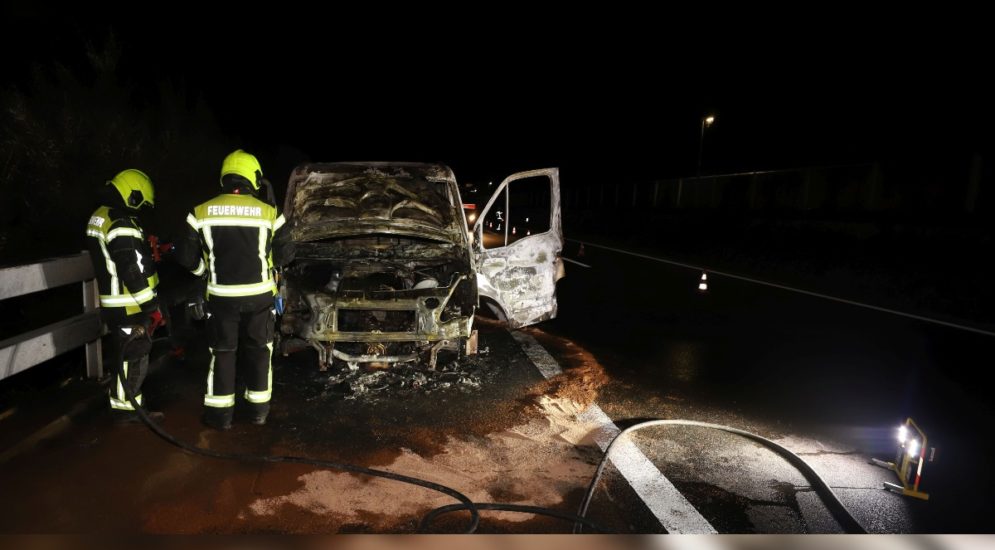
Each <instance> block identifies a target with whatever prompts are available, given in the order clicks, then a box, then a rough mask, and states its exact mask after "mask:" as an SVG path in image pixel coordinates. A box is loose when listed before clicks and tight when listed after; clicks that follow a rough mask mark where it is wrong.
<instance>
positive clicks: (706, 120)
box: [697, 115, 715, 178]
mask: <svg viewBox="0 0 995 550" xmlns="http://www.w3.org/2000/svg"><path fill="white" fill-rule="evenodd" d="M713 122H715V117H714V116H713V115H708V116H705V117H702V118H701V137H699V138H698V173H697V177H699V178H700V177H701V152H702V150H703V149H704V148H705V128H706V127H708V126H711V125H712V123H713Z"/></svg>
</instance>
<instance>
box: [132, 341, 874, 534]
mask: <svg viewBox="0 0 995 550" xmlns="http://www.w3.org/2000/svg"><path fill="white" fill-rule="evenodd" d="M138 338H147V339H149V341H150V342H151V337H150V335H149V334H148V333H147V331H146V329H145V327H144V326H142V325H137V326H135V327H132V331H131V334H130V335H129V336H128V337H127V338H126V339H125V340H124V342H123V343H122V345H121V357H120V359H121V361H122V362H123V360H124V357H125V353H126V350H127V349H128V347H129V345H131V344H132V343H133V342H135V341H136V340H137V339H138ZM122 374H123V373H121V372H120V371H119V372H118V378H119V380H120V381H121V386H122V387H123V389H124V392H125V396H126V397H127V399H128V402H129V403H131V406H132V407H134V409H135V412H136V413H137V414H138V417H139V418H140V419H141V421H142V423H143V424H145V426H146V427H148V428H149V429H150V430H152V432H153V433H155V434H156V435H157V436H159V437H160V438H162V439H163V440H165V441H166V442H168V443H170V444H172V445H174V446H176V447H179V448H180V449H183V450H185V451H187V452H189V453H192V454H195V455H200V456H205V457H208V458H216V459H221V460H237V461H242V462H256V463H289V464H305V465H309V466H316V467H319V468H327V469H332V470H342V471H346V472H352V473H356V474H363V475H368V476H374V477H380V478H384V479H390V480H393V481H399V482H401V483H407V484H410V485H415V486H417V487H422V488H424V489H429V490H432V491H436V492H439V493H442V494H444V495H447V496H450V497H452V498H454V499H456V500H458V501H459V502H460V503H461V504H451V505H447V506H441V507H439V508H435V509H434V510H431V511H429V512H428V513H427V514H425V516H423V517H422V520H421V522H420V523H419V527H418V529H419V531H421V532H428V529H429V527H430V526H431V524H432V523H433V522H434V521H435V520H436V519H437V518H438V517H439V516H441V515H443V514H447V513H450V512H456V511H462V510H466V511H468V512H469V513H470V522H469V524H468V525H467V527H466V528H465V530H464V531H463V532H464V533H465V534H471V533H474V532H475V531H476V530H477V527H478V526H479V524H480V510H495V511H503V512H518V513H527V514H536V515H543V516H548V517H552V518H557V519H561V520H565V521H570V522H572V523H573V524H574V533H580V532H581V530H582V527H583V526H587V527H590V528H592V529H595V530H597V531H600V532H602V533H610V532H611V531H610V530H608V529H605V528H603V527H601V526H599V525H598V524H596V523H594V522H592V521H590V520H588V519H587V518H586V515H587V509H588V505H589V504H590V502H591V499H592V497H593V496H594V490H595V489H596V488H597V485H598V482H599V481H600V479H601V475H602V473H603V472H604V469H605V466H606V465H607V463H608V458H609V457H610V455H611V451H612V448H613V447H614V445H615V443H616V442H617V441H618V440H619V439H620V438H621V437H622V436H624V435H626V434H628V433H631V432H633V431H636V430H638V429H641V428H646V427H650V426H696V427H702V428H709V429H716V430H722V431H725V432H729V433H733V434H737V435H741V436H743V437H746V438H749V439H752V440H754V441H757V442H759V443H761V444H763V445H765V446H767V447H769V448H771V449H773V450H774V451H775V452H776V453H778V454H779V455H781V456H782V457H784V458H786V459H787V460H788V462H790V463H791V464H792V465H793V466H795V467H796V468H798V470H799V471H801V472H802V474H803V475H805V477H807V478H808V479H809V481H811V482H812V484H813V487H814V488H815V490H816V492H818V493H819V495H820V496H821V497H822V498H823V499H824V501H825V502H826V504H827V506H828V508H829V510H830V512H831V513H832V514H833V516H834V517H835V518H836V520H837V521H838V522H839V523H840V525H841V526H842V527H843V528H844V530H845V531H846V532H847V533H866V532H867V531H866V530H864V528H863V527H862V526H861V525H860V523H859V522H858V521H857V520H856V518H854V517H853V515H852V514H850V512H849V510H847V508H846V506H844V505H843V503H842V502H841V501H840V500H839V498H838V497H837V496H836V494H835V493H834V492H833V490H832V489H831V488H830V487H829V485H828V484H827V483H826V482H825V481H824V480H823V479H822V478H821V477H819V475H818V474H817V473H816V472H815V470H813V469H812V467H811V466H809V465H808V464H807V463H806V462H805V461H804V460H803V459H802V458H801V457H799V456H798V455H796V454H794V453H792V452H791V451H789V450H787V449H786V448H784V447H782V446H781V445H778V444H777V443H774V442H773V441H771V440H769V439H766V438H764V437H761V436H759V435H756V434H753V433H750V432H746V431H743V430H739V429H737V428H732V427H729V426H722V425H719V424H708V423H705V422H698V421H694V420H649V421H645V422H640V423H638V424H635V425H633V426H630V427H628V428H626V429H625V430H623V431H622V432H621V433H619V434H618V435H616V436H615V437H614V439H612V441H611V443H609V445H608V447H607V448H606V449H605V453H604V455H603V456H602V458H601V462H600V463H599V464H598V468H597V470H596V471H595V474H594V477H593V478H592V479H591V483H590V485H588V488H587V492H586V493H585V494H584V499H583V501H582V502H581V505H580V508H579V510H578V513H577V514H571V513H569V512H563V511H560V510H554V509H551V508H543V507H540V506H527V505H519V504H508V503H496V502H473V501H472V500H470V498H469V497H467V496H466V495H464V494H463V493H461V492H459V491H457V490H455V489H453V488H450V487H447V486H445V485H442V484H439V483H434V482H431V481H426V480H424V479H419V478H415V477H411V476H406V475H402V474H396V473H393V472H387V471H384V470H376V469H373V468H366V467H364V466H358V465H355V464H345V463H340V462H332V461H328V460H318V459H313V458H306V457H297V456H271V455H250V454H240V453H224V452H219V451H214V450H211V449H205V448H202V447H198V446H196V445H191V444H189V443H186V442H184V441H180V440H179V439H176V438H175V437H173V436H172V435H171V434H169V432H167V431H166V430H164V429H163V428H162V427H161V426H159V425H158V424H156V423H155V422H154V421H152V419H150V418H149V416H148V414H147V413H146V412H145V409H143V408H142V406H141V405H140V404H139V403H138V402H137V401H136V399H135V396H134V392H132V390H131V388H130V387H129V386H128V384H127V383H126V382H125V379H124V377H123V376H122Z"/></svg>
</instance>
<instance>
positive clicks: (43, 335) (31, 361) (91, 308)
mask: <svg viewBox="0 0 995 550" xmlns="http://www.w3.org/2000/svg"><path fill="white" fill-rule="evenodd" d="M73 283H83V313H82V314H80V315H76V316H74V317H70V318H68V319H63V320H61V321H59V322H56V323H53V324H51V325H48V326H45V327H42V328H39V329H35V330H32V331H30V332H25V333H23V334H19V335H17V336H14V337H11V338H8V339H6V340H3V341H0V380H2V379H4V378H8V377H10V376H13V375H15V374H17V373H19V372H21V371H24V370H27V369H29V368H31V367H33V366H35V365H37V364H39V363H42V362H44V361H47V360H49V359H52V358H53V357H56V356H57V355H60V354H63V353H65V352H67V351H71V350H73V349H76V348H78V347H80V346H83V345H85V346H86V374H87V376H89V377H91V378H99V377H101V376H102V375H103V363H102V361H101V347H100V335H101V333H102V332H103V323H101V321H100V311H99V303H100V302H99V291H98V289H97V281H96V279H95V278H94V273H93V264H92V263H91V262H90V254H89V253H88V252H85V251H84V252H82V253H80V254H77V255H74V256H64V257H61V258H53V259H50V260H44V261H42V262H38V263H34V264H26V265H19V266H14V267H5V268H0V300H6V299H8V298H16V297H18V296H23V295H25V294H33V293H35V292H40V291H43V290H49V289H52V288H56V287H60V286H65V285H68V284H73Z"/></svg>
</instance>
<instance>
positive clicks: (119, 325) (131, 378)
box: [103, 312, 149, 416]
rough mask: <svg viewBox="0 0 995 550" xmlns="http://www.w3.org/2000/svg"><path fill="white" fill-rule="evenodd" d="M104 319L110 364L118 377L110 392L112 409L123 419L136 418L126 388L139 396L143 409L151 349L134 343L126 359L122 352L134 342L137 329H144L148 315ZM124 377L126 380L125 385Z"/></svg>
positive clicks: (136, 396)
mask: <svg viewBox="0 0 995 550" xmlns="http://www.w3.org/2000/svg"><path fill="white" fill-rule="evenodd" d="M115 313H117V312H115ZM103 317H104V322H105V323H106V324H107V331H108V333H109V338H108V339H107V344H108V346H107V348H108V349H107V355H108V360H107V361H106V364H107V365H108V366H109V367H110V371H111V372H112V373H113V374H114V380H112V381H111V387H110V391H109V393H110V403H111V409H112V410H113V411H115V414H117V415H119V416H131V415H134V414H135V408H134V407H132V406H131V402H130V401H128V397H127V392H125V388H127V389H128V391H130V392H131V393H132V394H133V395H134V396H135V400H136V401H138V404H139V405H141V404H142V382H144V381H145V375H146V374H148V370H149V354H148V347H147V346H144V345H141V344H143V342H136V341H134V340H132V344H131V345H129V346H128V348H127V349H126V350H124V351H125V353H124V354H123V355H122V353H121V352H122V349H124V346H125V343H126V342H128V341H129V340H130V336H131V334H132V330H133V327H135V326H136V325H141V324H142V322H143V321H144V320H145V315H143V314H137V315H128V316H124V315H120V314H106V315H103ZM146 340H147V339H146ZM121 377H123V378H124V382H123V383H122V382H121Z"/></svg>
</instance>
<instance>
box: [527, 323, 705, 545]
mask: <svg viewBox="0 0 995 550" xmlns="http://www.w3.org/2000/svg"><path fill="white" fill-rule="evenodd" d="M511 336H512V338H514V339H515V340H516V341H517V342H518V345H520V346H521V347H522V350H523V351H524V352H525V355H526V356H527V357H528V358H529V360H530V361H532V363H533V364H534V365H535V366H536V368H537V369H539V372H540V373H542V375H543V376H544V377H546V378H551V377H553V376H556V375H558V374H560V373H562V372H563V370H562V369H560V365H559V363H557V362H556V359H554V358H553V356H552V355H550V354H549V352H547V351H546V349H545V348H543V347H542V345H541V344H539V342H537V341H536V340H535V338H533V337H532V336H530V335H528V334H525V333H524V332H512V333H511ZM578 418H579V419H580V420H582V421H584V422H590V423H593V424H597V425H599V426H601V428H600V430H598V433H597V434H595V436H594V440H595V442H596V443H597V444H598V447H600V448H601V450H602V451H604V450H605V449H606V448H607V447H608V444H609V443H611V440H612V439H613V438H614V437H615V436H616V435H618V434H619V433H620V432H621V431H622V430H620V429H619V427H618V426H616V425H615V423H614V422H612V420H611V418H609V417H608V415H607V414H605V412H604V411H602V410H601V407H599V406H598V405H597V404H595V403H592V404H591V406H589V407H588V408H587V409H586V410H585V411H584V412H583V413H581V414H580V415H579V417H578ZM611 461H612V463H614V464H615V467H616V468H618V471H619V473H621V474H622V476H623V477H624V478H625V479H626V481H628V482H629V485H631V486H632V488H633V489H634V490H635V491H636V494H637V495H639V498H640V499H642V501H643V502H644V503H645V504H646V507H647V508H649V510H650V512H652V514H653V515H654V516H655V517H656V518H657V519H658V520H659V521H660V525H662V526H663V528H664V529H666V530H667V532H668V533H672V534H714V533H716V532H717V531H715V528H714V527H712V524H710V523H708V520H706V519H705V518H704V517H703V516H702V515H701V514H700V513H699V512H698V510H697V509H695V507H694V506H692V505H691V503H690V502H688V500H687V499H686V498H684V495H682V494H681V492H680V491H678V490H677V487H674V484H673V483H671V482H670V480H669V479H667V478H666V477H664V475H663V474H662V473H661V472H660V470H659V469H658V468H657V467H656V465H654V464H653V462H651V461H650V459H648V458H646V455H644V454H643V452H642V451H640V450H639V448H638V447H636V445H635V444H634V443H633V442H632V441H631V440H623V441H619V442H618V443H616V444H615V448H614V449H612V455H611Z"/></svg>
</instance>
